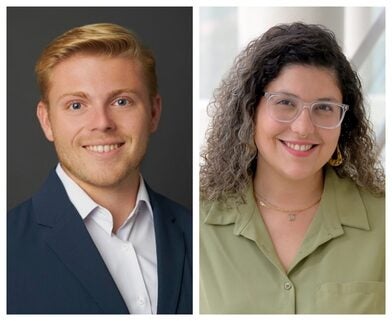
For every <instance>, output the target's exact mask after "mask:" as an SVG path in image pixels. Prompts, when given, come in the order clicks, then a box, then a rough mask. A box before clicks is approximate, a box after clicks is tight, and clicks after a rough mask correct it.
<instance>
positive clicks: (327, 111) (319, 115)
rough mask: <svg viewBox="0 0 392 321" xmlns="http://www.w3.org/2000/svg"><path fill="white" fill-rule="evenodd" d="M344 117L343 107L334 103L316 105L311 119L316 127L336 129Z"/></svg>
mask: <svg viewBox="0 0 392 321" xmlns="http://www.w3.org/2000/svg"><path fill="white" fill-rule="evenodd" d="M342 116H343V109H342V107H341V106H339V105H336V104H334V103H328V102H324V103H316V104H314V105H313V107H312V111H311V118H312V121H313V123H314V124H315V125H316V126H320V127H325V128H334V127H336V126H338V125H339V123H340V120H341V119H342Z"/></svg>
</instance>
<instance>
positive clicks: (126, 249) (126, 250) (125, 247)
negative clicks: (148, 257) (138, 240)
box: [122, 244, 129, 252]
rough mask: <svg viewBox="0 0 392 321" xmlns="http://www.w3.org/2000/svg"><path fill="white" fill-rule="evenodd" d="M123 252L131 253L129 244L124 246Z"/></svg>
mask: <svg viewBox="0 0 392 321" xmlns="http://www.w3.org/2000/svg"><path fill="white" fill-rule="evenodd" d="M122 250H123V251H125V252H128V251H129V245H128V244H123V245H122Z"/></svg>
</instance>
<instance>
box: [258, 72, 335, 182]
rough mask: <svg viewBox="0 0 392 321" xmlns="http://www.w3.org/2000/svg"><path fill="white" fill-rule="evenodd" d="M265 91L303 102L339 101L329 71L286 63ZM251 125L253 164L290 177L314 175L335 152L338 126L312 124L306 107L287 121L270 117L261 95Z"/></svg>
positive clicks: (298, 178) (297, 178)
mask: <svg viewBox="0 0 392 321" xmlns="http://www.w3.org/2000/svg"><path fill="white" fill-rule="evenodd" d="M265 91H266V92H273V93H285V94H289V95H292V96H294V97H296V98H299V99H301V100H302V101H304V102H306V103H311V102H315V101H318V100H323V101H324V100H330V101H332V102H337V103H342V93H341V91H340V89H339V87H338V85H337V79H336V77H335V75H334V73H333V71H331V70H329V69H326V68H322V67H314V66H304V65H289V66H286V67H284V68H283V69H282V70H281V72H280V74H279V76H278V77H277V78H275V79H274V80H273V81H271V82H270V83H269V84H268V85H267V86H266V88H265ZM255 127H256V128H255V142H256V146H257V149H258V159H257V166H258V167H259V166H261V168H262V169H263V171H265V170H267V171H274V172H275V174H278V175H280V176H283V177H285V178H288V179H291V180H301V179H306V178H310V177H311V176H313V175H315V174H318V173H319V171H320V170H321V169H322V167H323V166H324V165H325V164H326V163H327V162H328V160H329V159H330V158H331V156H332V154H333V152H334V151H335V149H336V145H337V143H338V139H339V135H340V126H339V127H338V128H334V129H324V128H319V127H316V126H315V125H314V124H313V123H312V121H311V119H310V110H309V109H307V108H305V109H303V110H302V112H301V114H300V115H299V116H298V118H296V119H295V120H294V121H293V122H291V123H282V122H279V121H277V120H274V119H273V118H272V117H271V116H270V114H269V113H268V111H267V98H266V97H262V99H261V100H260V102H259V105H258V107H257V111H256V118H255ZM259 168H260V167H259Z"/></svg>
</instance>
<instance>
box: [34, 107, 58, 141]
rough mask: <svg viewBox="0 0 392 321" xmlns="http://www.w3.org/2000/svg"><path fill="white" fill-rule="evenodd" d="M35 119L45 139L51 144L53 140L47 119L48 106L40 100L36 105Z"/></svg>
mask: <svg viewBox="0 0 392 321" xmlns="http://www.w3.org/2000/svg"><path fill="white" fill-rule="evenodd" d="M37 117H38V120H39V123H40V124H41V128H42V130H43V131H44V134H45V136H46V138H47V139H48V140H49V141H51V142H53V140H54V139H53V131H52V125H51V123H50V119H49V106H48V105H47V104H46V103H44V102H43V101H42V100H40V101H39V103H38V105H37Z"/></svg>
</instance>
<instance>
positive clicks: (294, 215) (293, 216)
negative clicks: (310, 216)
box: [288, 213, 297, 222]
mask: <svg viewBox="0 0 392 321" xmlns="http://www.w3.org/2000/svg"><path fill="white" fill-rule="evenodd" d="M288 216H289V222H294V221H295V220H296V218H297V214H295V213H289V214H288Z"/></svg>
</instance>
